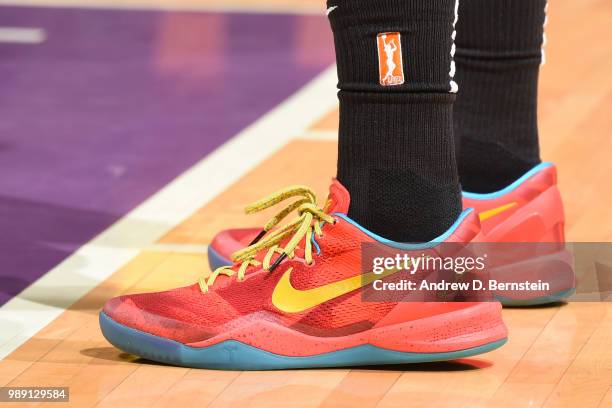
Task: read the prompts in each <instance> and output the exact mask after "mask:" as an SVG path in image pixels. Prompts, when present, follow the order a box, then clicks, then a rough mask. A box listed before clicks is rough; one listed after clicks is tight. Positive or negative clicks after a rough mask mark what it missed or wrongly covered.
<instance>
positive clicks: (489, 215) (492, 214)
mask: <svg viewBox="0 0 612 408" xmlns="http://www.w3.org/2000/svg"><path fill="white" fill-rule="evenodd" d="M517 204H518V203H516V202H513V203H509V204H505V205H502V206H500V207H497V208H493V209H492V210H487V211H483V212H481V213H480V214H478V217H480V221H485V220H488V219H489V218H492V217H495V216H496V215H498V214H501V213H503V212H505V211H507V210H509V209H511V208H513V207H515V206H516V205H517Z"/></svg>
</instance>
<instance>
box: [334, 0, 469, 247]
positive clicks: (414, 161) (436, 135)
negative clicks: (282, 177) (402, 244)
mask: <svg viewBox="0 0 612 408" xmlns="http://www.w3.org/2000/svg"><path fill="white" fill-rule="evenodd" d="M334 7H335V8H334ZM328 8H329V10H330V13H329V18H330V21H331V26H332V31H333V33H334V39H335V45H336V59H337V63H338V77H339V84H338V87H339V89H340V92H339V99H340V134H339V149H338V179H339V180H340V181H341V182H342V183H343V184H344V185H345V186H346V187H347V189H348V190H349V191H350V193H351V200H352V202H351V205H350V209H349V215H350V216H351V217H352V218H354V219H355V220H356V221H357V222H359V223H360V224H362V225H364V226H365V227H367V228H369V229H371V230H373V231H374V232H376V233H378V234H380V235H382V236H384V237H387V238H390V239H394V240H401V241H428V240H431V239H433V238H435V237H436V236H438V235H440V234H442V233H443V232H444V231H446V230H447V229H448V227H449V226H451V225H452V224H453V222H454V221H455V220H456V219H457V217H458V215H459V213H460V212H461V199H460V187H459V182H458V177H457V169H456V162H455V153H454V146H453V124H452V107H453V101H454V99H455V94H454V93H453V92H455V91H456V85H455V84H454V82H453V81H452V75H453V72H452V71H453V70H452V69H451V59H452V57H451V53H452V44H453V39H452V38H453V36H454V34H453V31H454V24H455V22H456V1H455V0H377V1H372V0H328ZM383 33H399V37H398V36H397V35H395V34H387V36H386V38H385V39H383V38H382V35H381V34H383ZM378 37H380V38H378ZM391 40H393V41H394V42H395V46H396V47H397V49H396V50H395V51H394V53H395V54H394V55H393V63H394V64H395V65H396V67H395V69H394V72H395V74H394V75H393V76H389V75H387V74H388V69H389V66H388V65H389V63H388V59H389V57H388V56H387V52H390V50H392V49H390V48H389V49H387V50H385V41H386V43H387V44H390V42H391ZM400 56H401V58H400Z"/></svg>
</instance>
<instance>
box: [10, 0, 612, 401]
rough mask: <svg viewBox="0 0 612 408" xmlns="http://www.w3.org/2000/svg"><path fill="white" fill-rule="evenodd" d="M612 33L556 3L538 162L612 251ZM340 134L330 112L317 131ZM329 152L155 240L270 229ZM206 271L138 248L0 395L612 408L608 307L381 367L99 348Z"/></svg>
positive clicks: (588, 237) (578, 231)
mask: <svg viewBox="0 0 612 408" xmlns="http://www.w3.org/2000/svg"><path fill="white" fill-rule="evenodd" d="M611 27H612V2H610V0H579V1H577V0H555V1H552V2H551V7H550V25H549V27H548V37H549V46H548V48H547V54H548V65H547V66H545V67H544V69H543V71H542V80H541V131H542V145H543V157H544V158H545V159H547V160H551V161H555V162H556V163H557V164H558V166H559V171H560V185H561V190H562V193H563V196H564V199H565V203H566V209H567V214H566V216H567V221H568V222H567V233H568V239H569V240H572V241H576V240H580V241H611V240H612V217H610V211H611V207H610V204H611V203H612V183H611V182H610V176H611V175H612V159H611V157H612V137H611V133H610V132H611V130H610V124H611V114H612V75H610V74H611V69H610V67H611V66H612V41H611V40H610V35H611V34H612V28H611ZM336 126H337V112H330V115H329V116H328V117H326V118H322V121H321V122H320V123H318V124H313V129H314V130H317V131H321V130H322V131H324V132H325V131H333V130H334V129H335V127H336ZM335 148H336V146H335V142H334V141H325V140H308V139H304V140H295V141H293V142H291V143H290V144H289V145H287V146H286V147H284V148H283V149H282V150H281V151H279V152H275V153H273V155H272V157H271V160H269V161H267V162H265V163H264V164H262V165H261V166H260V167H258V168H256V169H255V170H254V171H252V172H251V173H249V174H247V175H246V176H245V177H244V178H243V179H241V180H240V181H239V182H238V183H236V184H235V185H233V186H232V187H231V188H230V189H228V190H227V191H225V192H224V193H223V194H221V195H220V196H218V197H217V198H216V199H215V200H213V201H212V202H211V203H209V204H208V205H206V206H205V207H204V208H202V209H201V210H199V211H198V212H197V213H195V214H193V216H191V217H190V218H188V219H187V220H185V221H184V222H183V223H182V224H181V225H179V226H177V227H176V228H175V229H173V230H172V231H171V232H170V233H168V234H167V235H166V236H165V237H163V238H162V240H161V241H160V242H161V243H164V244H207V243H208V242H210V239H211V237H212V236H213V235H214V234H215V232H217V231H218V230H219V229H222V228H227V227H232V226H240V225H257V224H258V223H260V222H261V221H262V219H263V218H259V217H253V218H246V217H245V216H244V215H242V211H243V207H244V205H245V204H246V203H249V202H251V201H252V200H254V199H256V198H259V197H260V196H262V194H265V193H268V192H270V191H272V190H274V189H275V188H277V187H281V186H284V185H287V184H290V183H296V182H299V183H305V184H308V185H311V186H313V187H315V189H316V190H317V191H319V192H321V194H323V192H324V191H325V189H326V187H327V184H328V182H329V179H330V177H331V176H332V175H333V174H334V172H335ZM296 158H299V160H297V159H296ZM263 217H264V218H265V215H264V216H263ZM163 247H164V246H160V248H163ZM207 270H208V267H207V260H206V259H205V257H204V256H202V255H201V254H197V253H194V254H190V253H182V252H163V251H152V250H143V251H142V252H141V253H140V255H138V256H137V257H136V258H135V259H133V260H132V261H131V262H130V263H129V264H127V265H125V267H123V268H122V269H121V270H119V271H117V272H116V273H115V274H114V275H113V276H112V277H111V278H110V279H108V280H107V281H105V282H104V283H103V284H102V285H100V286H98V287H97V288H95V289H94V290H92V291H91V292H90V293H89V294H87V295H86V296H85V297H83V298H82V299H81V300H80V301H78V302H77V303H76V304H74V305H73V306H72V307H71V308H70V309H69V310H67V311H66V312H64V313H63V314H62V315H61V316H60V317H59V318H58V319H56V320H55V321H53V322H52V323H51V324H49V325H48V326H47V327H46V328H44V329H43V330H42V331H41V332H39V333H38V334H37V335H36V336H35V337H34V338H32V339H31V340H29V341H28V342H26V343H25V344H24V345H23V346H22V347H20V348H19V349H18V350H16V351H15V352H13V353H12V354H11V355H10V356H8V357H7V358H6V359H5V360H3V361H2V362H0V386H3V385H14V386H32V385H38V386H40V385H46V386H69V387H70V388H71V402H70V405H74V406H94V405H100V406H119V404H121V405H122V406H130V407H139V406H145V407H151V406H155V407H157V406H171V407H180V406H187V405H194V406H195V405H196V404H197V406H208V405H210V406H215V407H225V406H236V407H244V406H255V407H257V406H262V407H270V406H273V407H275V406H282V407H287V406H304V407H313V406H327V407H338V406H339V407H369V406H381V407H392V406H410V407H415V406H436V407H445V406H449V407H464V406H465V407H479V406H495V407H500V406H508V407H517V406H518V407H522V406H524V407H538V406H550V407H554V406H567V407H598V406H602V407H604V406H605V407H612V340H611V338H612V336H611V335H612V303H572V304H568V305H565V306H560V307H559V306H556V307H541V308H531V309H506V310H504V318H505V321H506V323H507V325H508V327H509V330H510V339H509V342H508V344H507V345H506V346H504V347H502V348H501V349H498V350H495V351H494V352H491V353H488V354H485V355H482V356H478V357H475V358H470V359H464V360H458V361H455V362H450V363H438V364H423V365H413V366H401V367H390V368H384V369H381V368H371V369H367V368H363V369H351V370H348V369H330V370H304V371H285V372H224V371H207V370H190V369H184V368H175V367H166V366H162V365H157V364H153V363H149V362H146V361H141V360H135V359H134V358H133V357H131V356H128V355H125V354H121V353H120V352H119V351H117V350H116V349H114V348H113V347H111V346H110V345H109V344H108V343H107V342H106V341H105V340H104V338H103V337H102V335H101V333H100V331H99V328H98V323H97V314H98V311H99V310H100V308H101V307H102V305H103V303H104V302H105V301H106V300H107V299H108V298H110V297H112V296H116V295H119V294H121V293H127V292H139V291H150V290H159V289H165V288H169V287H173V286H179V285H184V284H189V283H192V282H194V281H195V280H196V279H197V278H198V277H199V276H201V275H202V274H205V273H207ZM16 406H24V404H19V405H16ZM62 406H66V404H63V405H62Z"/></svg>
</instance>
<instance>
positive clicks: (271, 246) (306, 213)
mask: <svg viewBox="0 0 612 408" xmlns="http://www.w3.org/2000/svg"><path fill="white" fill-rule="evenodd" d="M291 198H297V200H295V201H294V202H292V203H290V204H288V205H287V206H285V207H284V208H283V209H282V210H281V211H280V212H279V213H278V214H276V215H275V216H274V217H272V218H271V219H270V221H268V222H267V223H266V224H265V226H264V227H263V229H262V231H261V232H260V233H259V235H257V237H255V239H254V240H253V241H252V242H251V243H250V244H249V246H247V247H246V248H244V249H241V250H239V251H236V252H235V253H233V254H232V261H233V262H234V265H231V266H222V267H220V268H217V269H216V270H215V271H214V272H212V273H211V274H210V275H209V276H208V277H207V278H204V277H202V278H200V279H199V281H198V284H199V286H200V289H201V290H202V292H204V293H206V292H208V289H209V288H210V287H211V286H212V285H213V284H214V283H215V279H217V277H218V276H219V275H225V276H228V277H232V276H234V275H236V279H237V280H238V281H242V280H244V277H245V274H246V271H247V269H248V268H249V267H250V266H261V265H263V269H265V270H266V271H269V272H270V271H273V270H274V269H275V268H276V267H277V266H278V265H279V264H280V263H281V262H282V261H283V260H284V259H285V258H287V257H288V258H289V259H292V258H293V257H294V256H295V250H296V248H298V245H299V243H300V242H301V241H302V239H304V238H305V240H304V242H305V244H304V245H305V247H304V260H305V261H306V263H307V264H312V261H313V259H312V237H313V234H315V235H316V236H317V237H320V236H321V235H322V234H323V232H322V229H321V226H322V224H323V223H324V222H327V223H331V224H333V223H334V222H335V221H334V217H332V216H331V215H329V214H327V212H326V211H325V210H324V209H322V208H319V207H318V206H317V197H316V195H315V194H314V192H313V191H312V190H311V189H310V188H308V187H306V186H300V185H294V186H290V187H286V188H284V189H282V190H279V191H277V192H275V193H272V194H270V195H269V196H267V197H264V198H262V199H261V200H258V201H256V202H254V203H252V204H251V205H249V206H247V207H246V209H245V211H246V213H247V214H254V213H257V212H260V211H263V210H265V209H267V208H270V207H273V206H275V205H277V204H279V203H281V202H283V201H286V200H289V199H291ZM296 210H297V216H296V217H295V218H294V219H292V220H291V221H289V222H288V223H287V224H286V225H285V226H282V227H280V228H278V229H276V230H275V231H273V232H272V233H270V234H269V235H268V232H270V230H272V229H273V228H274V227H275V226H277V225H278V224H279V223H280V222H281V221H282V220H283V219H285V217H287V216H288V215H289V214H290V213H292V212H294V211H296ZM290 236H291V238H290V239H289V241H288V242H287V243H286V244H285V245H284V247H283V248H281V247H280V243H281V242H282V241H284V240H285V239H286V238H288V237H290ZM263 250H267V252H266V255H265V256H264V258H263V260H262V262H260V261H258V260H257V259H256V256H257V254H258V253H259V252H260V251H263ZM274 254H280V256H279V257H278V258H276V260H275V261H274V263H272V264H270V262H271V261H272V257H273V256H274ZM238 264H240V266H239V267H238V270H237V271H236V270H234V268H235V266H236V265H238Z"/></svg>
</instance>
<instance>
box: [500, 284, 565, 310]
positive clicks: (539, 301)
mask: <svg viewBox="0 0 612 408" xmlns="http://www.w3.org/2000/svg"><path fill="white" fill-rule="evenodd" d="M575 292H576V289H575V288H571V289H567V290H563V291H561V292H558V293H555V294H552V295H548V296H541V297H538V298H533V299H520V300H517V299H510V298H506V297H503V296H496V297H495V299H496V300H498V301H499V302H500V303H501V304H502V305H504V306H510V307H529V306H542V305H548V304H553V303H559V302H563V301H564V300H566V299H567V298H569V297H570V296H572V295H573V294H574V293H575Z"/></svg>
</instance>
